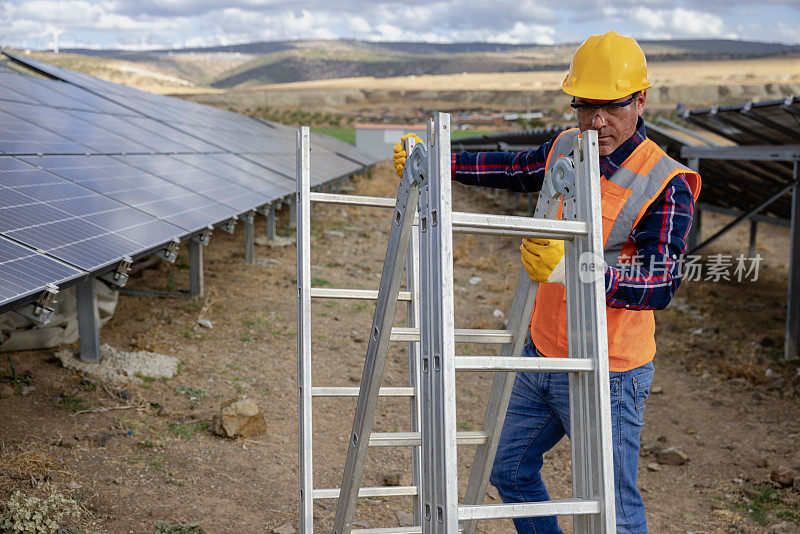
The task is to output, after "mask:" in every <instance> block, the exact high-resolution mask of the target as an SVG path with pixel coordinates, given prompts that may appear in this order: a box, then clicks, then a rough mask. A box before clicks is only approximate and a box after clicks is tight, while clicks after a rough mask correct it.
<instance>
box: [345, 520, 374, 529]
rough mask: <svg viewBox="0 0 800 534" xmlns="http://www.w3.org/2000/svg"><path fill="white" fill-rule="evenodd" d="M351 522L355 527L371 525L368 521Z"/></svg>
mask: <svg viewBox="0 0 800 534" xmlns="http://www.w3.org/2000/svg"><path fill="white" fill-rule="evenodd" d="M350 524H351V525H353V527H355V528H369V527H370V524H369V523H367V522H366V521H353V522H352V523H350Z"/></svg>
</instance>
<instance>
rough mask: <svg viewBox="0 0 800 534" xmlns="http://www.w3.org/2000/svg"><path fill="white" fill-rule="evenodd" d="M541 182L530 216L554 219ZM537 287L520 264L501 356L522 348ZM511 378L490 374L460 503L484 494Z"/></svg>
mask: <svg viewBox="0 0 800 534" xmlns="http://www.w3.org/2000/svg"><path fill="white" fill-rule="evenodd" d="M550 179H551V177H550V176H545V183H547V182H549V181H550ZM545 183H543V184H542V191H541V192H540V193H539V199H538V200H537V202H536V209H535V210H534V213H533V217H535V218H540V219H544V218H546V219H556V215H557V212H558V206H559V202H558V197H557V196H555V193H556V190H555V188H553V187H550V186H549V184H548V185H547V186H546V185H545ZM538 289H539V283H538V282H534V281H533V280H531V278H530V276H528V273H527V272H526V271H525V269H524V268H520V274H519V276H518V277H517V286H516V289H515V290H514V297H513V300H512V301H511V309H510V310H509V314H508V329H509V330H511V331H512V332H513V333H514V334H513V335H514V339H513V341H512V342H511V343H505V344H503V345H502V347H501V348H500V356H501V357H512V356H517V355H519V354H521V353H522V348H523V346H524V344H525V341H526V339H527V337H528V327H529V325H530V319H531V315H532V313H533V304H534V302H535V301H536V293H537V291H538ZM515 379H516V372H505V373H503V372H498V373H495V375H494V379H493V381H492V389H491V391H490V393H489V401H488V402H487V404H486V412H485V414H484V418H483V426H482V430H483V431H484V432H486V434H487V442H486V444H484V445H479V446H478V447H477V449H476V451H475V457H474V459H473V461H472V468H471V470H470V476H469V482H468V483H467V490H466V492H465V494H464V504H465V505H467V506H469V505H479V504H482V503H483V500H484V498H485V495H486V490H487V488H488V486H489V477H490V475H491V473H492V465H493V463H494V458H495V455H496V454H497V446H498V444H499V442H500V434H501V432H502V430H503V422H504V421H505V416H506V412H507V411H508V404H509V401H510V400H511V391H512V390H513V388H514V380H515ZM462 528H463V531H464V533H465V534H475V532H476V530H477V528H478V521H477V520H470V521H465V522H463V523H462Z"/></svg>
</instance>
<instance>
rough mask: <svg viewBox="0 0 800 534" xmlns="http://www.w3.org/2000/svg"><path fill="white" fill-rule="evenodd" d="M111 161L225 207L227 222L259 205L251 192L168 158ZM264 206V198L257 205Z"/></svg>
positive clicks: (148, 157) (123, 158) (146, 157)
mask: <svg viewBox="0 0 800 534" xmlns="http://www.w3.org/2000/svg"><path fill="white" fill-rule="evenodd" d="M115 157H116V158H117V159H119V160H120V161H124V162H125V163H128V164H129V165H131V166H133V167H136V168H138V169H142V170H145V171H147V172H149V173H151V174H153V175H155V176H158V177H161V178H163V179H164V180H166V181H168V182H172V183H174V184H176V185H180V186H181V187H184V188H186V189H188V190H190V191H194V192H195V193H198V194H200V195H203V196H205V197H207V198H208V199H211V200H216V201H217V202H218V203H219V204H220V205H224V206H228V207H229V208H231V209H230V212H229V213H230V215H229V216H228V218H230V217H233V216H235V215H239V214H240V213H244V212H245V211H248V210H251V209H253V208H255V207H257V206H258V205H260V204H259V201H258V200H254V198H253V197H254V194H253V191H250V190H248V189H245V188H243V187H241V186H239V185H236V184H233V183H230V182H226V181H224V180H221V179H219V178H218V177H217V176H214V175H213V174H211V173H210V172H207V171H205V170H203V169H200V168H197V167H194V166H192V165H189V164H187V163H184V162H182V161H180V160H178V159H176V158H173V157H171V156H168V155H159V154H156V155H125V156H115ZM267 202H268V201H267V200H266V197H263V198H262V200H261V201H260V203H261V204H265V203H267Z"/></svg>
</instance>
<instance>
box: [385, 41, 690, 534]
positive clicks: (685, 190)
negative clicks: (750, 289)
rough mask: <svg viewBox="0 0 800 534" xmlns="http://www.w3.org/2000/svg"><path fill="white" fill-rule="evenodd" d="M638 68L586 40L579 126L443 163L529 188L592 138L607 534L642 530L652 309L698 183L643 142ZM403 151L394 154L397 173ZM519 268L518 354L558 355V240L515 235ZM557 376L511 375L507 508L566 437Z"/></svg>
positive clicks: (501, 452)
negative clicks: (605, 385) (527, 285)
mask: <svg viewBox="0 0 800 534" xmlns="http://www.w3.org/2000/svg"><path fill="white" fill-rule="evenodd" d="M649 87H651V84H650V82H649V81H648V80H647V64H646V60H645V57H644V53H643V52H642V50H641V48H640V47H639V45H638V44H637V43H636V41H635V40H634V39H631V38H629V37H624V36H622V35H619V34H618V33H616V32H613V31H612V32H608V33H606V34H604V35H593V36H591V37H589V38H588V39H587V40H586V41H585V42H584V43H583V44H582V45H581V46H580V47H579V48H578V49H577V51H576V52H575V55H574V56H573V58H572V63H571V65H570V70H569V74H568V75H567V76H566V78H565V79H564V82H563V83H562V89H563V90H564V92H566V93H567V94H569V95H571V96H573V101H572V104H571V105H572V107H573V108H574V110H575V118H576V119H577V122H578V128H573V129H571V130H567V131H565V132H562V133H561V134H559V135H558V136H557V137H555V138H554V139H552V140H551V141H549V142H547V143H545V144H544V145H542V146H541V147H539V148H537V149H533V150H529V151H527V152H518V153H504V152H482V153H462V154H458V155H455V154H454V155H453V162H452V163H453V165H452V168H453V179H455V180H457V181H459V182H462V183H465V184H472V185H479V186H485V187H494V188H505V189H512V190H514V191H520V192H533V191H538V190H540V189H541V186H542V181H543V178H544V174H545V172H546V170H547V169H549V168H551V166H552V165H553V164H554V163H555V161H556V160H557V159H558V158H559V157H562V156H569V155H571V154H572V146H573V143H572V142H573V139H574V138H575V136H577V135H579V133H580V132H583V131H586V130H596V131H597V133H598V139H599V152H600V171H601V173H602V176H601V195H602V207H603V239H604V256H605V261H606V269H605V286H606V305H607V310H606V311H607V317H608V349H609V368H610V370H611V373H610V382H611V411H612V436H613V441H614V443H613V450H614V484H615V495H614V498H615V502H616V511H617V532H620V533H628V532H630V533H641V532H647V520H646V519H645V510H644V504H643V502H642V497H641V495H640V493H639V490H638V489H637V487H636V479H637V474H638V463H639V436H640V433H641V429H642V426H643V425H644V409H645V401H646V400H647V397H648V395H649V392H650V384H651V382H652V380H653V363H652V360H653V357H654V355H655V350H656V347H655V338H654V335H655V322H654V318H653V310H656V309H663V308H665V307H666V306H667V304H669V301H670V299H671V298H672V296H673V295H674V294H675V291H676V290H677V288H678V286H679V285H680V275H679V263H680V262H679V258H680V256H681V254H683V253H684V252H685V250H686V236H687V234H688V232H689V228H690V226H691V223H692V217H693V214H694V202H695V200H696V199H697V196H698V194H699V192H700V176H699V174H697V173H696V172H695V171H692V170H690V169H688V168H685V167H683V166H682V165H681V164H679V163H678V162H676V161H674V160H673V159H671V158H669V157H668V156H667V155H666V154H665V153H664V152H663V150H661V149H660V148H659V147H658V146H657V145H656V144H655V143H653V142H652V141H651V140H649V139H648V138H647V136H646V134H645V127H644V122H643V121H642V119H641V115H642V112H643V111H644V104H645V99H646V96H647V89H648V88H649ZM404 161H405V152H403V150H402V145H399V144H398V145H396V146H395V164H396V167H397V168H398V173H401V172H402V165H403V163H404ZM520 249H521V253H522V263H523V265H524V267H525V269H526V271H527V272H528V274H529V275H530V276H531V278H532V279H533V280H536V281H538V282H541V284H540V286H539V291H538V294H537V297H536V303H535V305H534V310H533V316H532V318H531V328H530V330H531V339H532V342H531V343H529V344H528V345H527V346H526V347H525V348H524V350H523V355H524V356H531V357H566V356H567V337H566V328H567V326H566V300H565V289H564V285H563V284H564V271H563V257H564V244H563V241H556V240H547V239H528V238H526V239H523V244H522V246H521V247H520ZM569 431H570V426H569V385H568V377H567V374H566V373H517V377H516V381H515V384H514V390H513V393H512V396H511V401H510V404H509V408H508V413H507V415H506V419H505V423H504V425H503V431H502V434H501V437H500V444H499V447H498V450H497V456H496V458H495V462H494V466H493V469H492V475H491V483H492V484H493V485H494V486H495V487H497V489H498V492H499V493H500V496H501V497H502V499H503V501H505V502H522V501H545V500H548V499H549V496H548V493H547V489H546V488H545V485H544V482H543V481H542V478H541V476H540V469H541V467H542V456H543V455H544V453H545V452H547V451H548V450H550V449H551V448H552V447H553V446H555V444H556V443H558V442H559V441H560V440H561V438H562V437H563V436H564V435H565V434H567V435H568V434H569ZM514 522H515V524H516V527H517V531H518V532H520V533H537V534H542V533H560V532H561V529H560V528H559V527H558V524H557V522H556V518H555V517H539V518H522V519H515V520H514Z"/></svg>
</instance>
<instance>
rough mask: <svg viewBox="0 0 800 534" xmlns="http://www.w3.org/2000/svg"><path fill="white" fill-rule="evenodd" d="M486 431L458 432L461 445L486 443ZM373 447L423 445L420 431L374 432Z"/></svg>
mask: <svg viewBox="0 0 800 534" xmlns="http://www.w3.org/2000/svg"><path fill="white" fill-rule="evenodd" d="M486 439H487V436H486V432H484V431H482V430H467V431H464V432H457V433H456V443H458V444H459V445H482V444H484V443H486ZM369 444H370V446H371V447H402V446H405V445H421V444H422V442H421V440H420V434H419V432H373V433H372V434H371V435H370V437H369Z"/></svg>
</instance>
